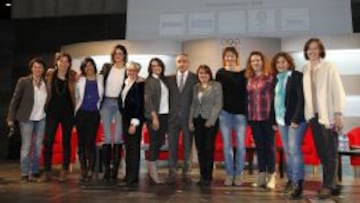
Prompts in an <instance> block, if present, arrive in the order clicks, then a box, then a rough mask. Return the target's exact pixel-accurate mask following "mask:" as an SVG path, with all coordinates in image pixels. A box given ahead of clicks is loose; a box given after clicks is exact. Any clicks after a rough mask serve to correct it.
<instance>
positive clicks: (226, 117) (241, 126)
mask: <svg viewBox="0 0 360 203" xmlns="http://www.w3.org/2000/svg"><path fill="white" fill-rule="evenodd" d="M222 59H223V66H224V67H223V68H220V69H219V70H218V72H217V73H216V80H217V81H218V82H220V83H221V85H222V91H223V104H224V105H223V109H222V111H221V113H220V117H219V120H220V130H221V135H222V140H223V142H224V148H223V151H224V158H225V170H226V177H225V181H224V184H225V185H226V186H230V185H235V186H240V185H241V184H242V172H243V169H244V165H245V133H246V125H247V121H246V102H247V101H246V78H245V74H244V73H245V71H244V70H241V68H240V65H239V63H240V61H239V53H238V51H237V50H236V48H235V47H226V48H225V49H224V51H223V54H222ZM233 130H234V132H235V139H236V142H235V143H236V146H235V147H236V150H235V151H236V153H235V154H234V148H233V145H232V143H233V141H232V131H233Z"/></svg>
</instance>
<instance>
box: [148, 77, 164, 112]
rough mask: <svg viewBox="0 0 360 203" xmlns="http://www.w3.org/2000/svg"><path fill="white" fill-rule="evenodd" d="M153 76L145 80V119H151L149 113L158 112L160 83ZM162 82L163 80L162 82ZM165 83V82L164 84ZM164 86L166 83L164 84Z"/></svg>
mask: <svg viewBox="0 0 360 203" xmlns="http://www.w3.org/2000/svg"><path fill="white" fill-rule="evenodd" d="M163 79H164V78H160V79H156V78H154V77H153V76H149V77H148V78H146V80H145V90H144V100H145V101H144V102H145V117H146V118H151V112H153V111H155V112H156V113H158V112H159V108H160V99H161V83H160V80H163ZM163 81H164V80H163ZM164 83H165V82H164ZM165 85H166V83H165Z"/></svg>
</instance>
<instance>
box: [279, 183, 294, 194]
mask: <svg viewBox="0 0 360 203" xmlns="http://www.w3.org/2000/svg"><path fill="white" fill-rule="evenodd" d="M293 187H294V183H293V182H292V181H291V180H288V181H287V182H286V185H285V187H284V189H283V190H282V192H283V193H289V192H291V191H292V190H293Z"/></svg>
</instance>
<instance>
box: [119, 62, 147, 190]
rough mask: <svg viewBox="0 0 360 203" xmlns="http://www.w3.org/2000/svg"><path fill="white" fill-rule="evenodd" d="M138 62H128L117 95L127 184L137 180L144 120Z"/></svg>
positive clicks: (141, 80)
mask: <svg viewBox="0 0 360 203" xmlns="http://www.w3.org/2000/svg"><path fill="white" fill-rule="evenodd" d="M140 68H141V66H140V64H138V63H136V62H129V63H128V64H127V65H126V75H127V78H126V79H125V82H124V85H123V88H122V90H121V93H120V95H121V96H120V97H119V100H118V101H119V108H120V112H121V114H122V119H123V129H124V136H125V146H126V158H125V162H126V177H125V181H126V184H127V185H128V186H132V185H134V184H137V183H138V181H139V164H140V142H141V130H142V124H143V121H144V79H143V78H141V77H139V76H138V73H139V71H140Z"/></svg>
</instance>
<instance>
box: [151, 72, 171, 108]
mask: <svg viewBox="0 0 360 203" xmlns="http://www.w3.org/2000/svg"><path fill="white" fill-rule="evenodd" d="M152 76H153V77H154V78H156V79H158V80H160V78H159V76H158V75H156V74H152ZM160 87H161V96H160V106H159V112H158V113H159V114H168V113H169V89H168V88H167V87H166V85H165V84H164V82H163V81H162V80H160Z"/></svg>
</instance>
